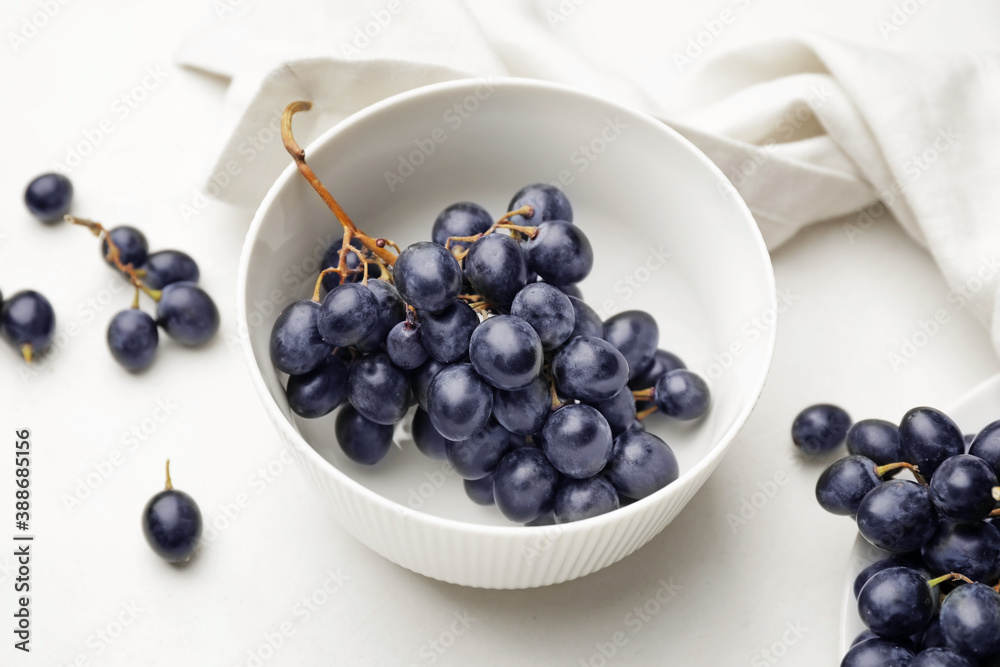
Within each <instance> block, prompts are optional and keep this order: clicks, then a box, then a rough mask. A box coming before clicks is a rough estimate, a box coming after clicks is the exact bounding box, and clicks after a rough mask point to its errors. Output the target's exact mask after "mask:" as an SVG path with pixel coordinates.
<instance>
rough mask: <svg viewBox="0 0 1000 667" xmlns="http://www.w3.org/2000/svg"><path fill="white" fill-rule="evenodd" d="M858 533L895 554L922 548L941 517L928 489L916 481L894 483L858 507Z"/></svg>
mask: <svg viewBox="0 0 1000 667" xmlns="http://www.w3.org/2000/svg"><path fill="white" fill-rule="evenodd" d="M857 518H858V530H859V531H860V532H861V534H862V535H863V536H864V538H865V539H866V540H868V541H869V542H871V543H872V544H874V545H875V546H876V547H878V548H880V549H885V550H886V551H891V552H892V553H906V552H909V551H916V550H917V549H919V548H921V547H922V546H924V545H925V544H927V541H928V540H930V539H931V536H932V535H934V531H935V530H937V521H938V514H937V510H935V509H934V502H933V501H932V500H931V496H930V493H928V491H927V489H925V488H924V487H922V486H920V485H919V484H917V483H916V482H910V481H907V480H898V479H896V480H890V481H888V482H883V483H882V484H880V485H879V486H877V487H875V488H874V489H872V490H871V491H870V492H869V493H868V495H867V496H865V497H864V499H863V500H862V501H861V505H860V506H858V514H857Z"/></svg>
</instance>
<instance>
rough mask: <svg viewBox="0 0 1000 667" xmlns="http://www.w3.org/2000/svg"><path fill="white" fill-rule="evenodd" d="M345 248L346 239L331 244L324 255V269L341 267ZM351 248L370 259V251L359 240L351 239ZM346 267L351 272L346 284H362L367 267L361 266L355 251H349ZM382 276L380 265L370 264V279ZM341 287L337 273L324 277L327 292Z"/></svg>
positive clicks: (324, 286) (339, 239) (324, 287)
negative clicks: (342, 253) (341, 257)
mask: <svg viewBox="0 0 1000 667" xmlns="http://www.w3.org/2000/svg"><path fill="white" fill-rule="evenodd" d="M343 247H344V238H343V237H340V238H338V239H337V240H336V241H334V242H333V243H331V244H330V247H329V248H327V249H326V253H325V254H324V255H323V266H322V267H320V268H322V269H335V268H337V267H338V266H340V249H341V248H343ZM351 247H352V248H355V249H357V250H359V251H360V252H361V254H362V255H364V256H365V257H369V256H370V255H369V253H368V250H366V249H365V246H364V244H362V243H361V240H360V239H358V238H353V239H351ZM345 265H346V268H347V270H348V271H349V272H350V273H348V274H347V278H346V279H345V280H344V282H348V283H358V282H361V281H362V280H363V279H364V277H365V267H364V266H362V264H361V258H360V257H358V254H357V253H356V252H353V251H348V253H347V257H346V258H345ZM381 276H382V269H381V268H380V267H379V265H378V264H375V263H374V262H369V263H368V278H369V279H372V278H380V277H381ZM338 285H340V276H339V275H338V274H336V273H328V274H326V275H325V276H323V289H325V290H326V291H327V292H329V291H331V290H332V289H334V288H335V287H337V286H338Z"/></svg>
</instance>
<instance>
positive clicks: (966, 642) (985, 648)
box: [941, 583, 1000, 658]
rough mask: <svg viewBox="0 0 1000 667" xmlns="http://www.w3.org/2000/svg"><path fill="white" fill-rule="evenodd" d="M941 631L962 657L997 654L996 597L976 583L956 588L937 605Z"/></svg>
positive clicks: (999, 607) (999, 610) (999, 603)
mask: <svg viewBox="0 0 1000 667" xmlns="http://www.w3.org/2000/svg"><path fill="white" fill-rule="evenodd" d="M941 630H942V632H943V633H944V636H945V640H946V641H947V642H948V645H949V646H950V647H952V648H954V649H955V650H957V651H958V652H959V653H962V654H963V655H969V656H974V657H976V658H985V657H988V656H992V655H996V654H997V653H1000V594H998V593H997V592H996V591H994V590H993V589H992V588H990V587H989V586H986V585H985V584H980V583H975V584H965V585H962V586H959V587H958V588H956V589H955V590H953V591H952V592H951V593H949V594H948V596H947V597H946V598H945V599H944V602H943V603H942V604H941Z"/></svg>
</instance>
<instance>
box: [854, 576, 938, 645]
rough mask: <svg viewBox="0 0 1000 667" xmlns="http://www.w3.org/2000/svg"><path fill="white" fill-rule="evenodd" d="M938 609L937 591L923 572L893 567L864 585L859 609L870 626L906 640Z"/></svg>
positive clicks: (874, 629)
mask: <svg viewBox="0 0 1000 667" xmlns="http://www.w3.org/2000/svg"><path fill="white" fill-rule="evenodd" d="M936 611H937V593H936V592H935V591H934V589H933V588H932V587H931V586H930V584H929V583H928V581H927V579H925V578H924V576H923V574H921V573H920V572H918V571H917V570H911V569H910V568H908V567H890V568H889V569H887V570H882V571H881V572H878V573H876V574H874V575H872V577H871V579H869V580H868V581H867V583H865V585H864V586H862V587H861V593H860V594H859V595H858V613H859V614H860V615H861V620H862V621H863V622H864V624H865V625H866V626H868V628H869V629H870V630H871V631H872V632H874V633H875V634H877V635H878V636H880V637H883V638H885V639H895V640H905V639H907V638H908V637H909V636H910V635H912V634H914V633H917V632H920V631H921V630H923V629H924V628H925V627H926V626H927V624H928V623H930V620H931V618H932V617H933V616H934V613H935V612H936Z"/></svg>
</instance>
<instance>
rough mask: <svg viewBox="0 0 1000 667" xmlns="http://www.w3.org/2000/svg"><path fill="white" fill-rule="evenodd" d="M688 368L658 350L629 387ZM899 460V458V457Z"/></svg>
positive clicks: (639, 386) (646, 384) (648, 384)
mask: <svg viewBox="0 0 1000 667" xmlns="http://www.w3.org/2000/svg"><path fill="white" fill-rule="evenodd" d="M684 368H687V366H685V365H684V362H683V361H681V358H680V357H678V356H677V355H676V354H674V353H673V352H667V351H666V350H657V351H656V352H654V353H653V362H652V363H651V364H650V365H649V367H648V368H646V370H645V371H643V372H641V373H639V374H638V375H636V376H634V377H633V378H632V379H631V380H629V381H628V386H629V389H635V390H639V389H649V388H650V387H652V386H654V385H656V381H657V380H659V379H660V378H661V377H663V376H664V375H666V374H667V373H669V372H670V371H676V370H681V369H684ZM897 460H898V459H897Z"/></svg>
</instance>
